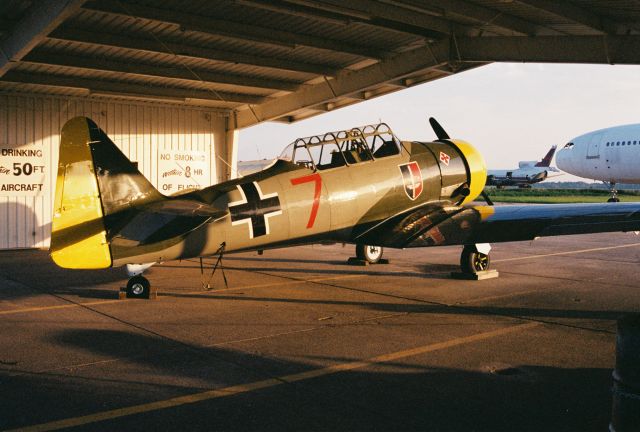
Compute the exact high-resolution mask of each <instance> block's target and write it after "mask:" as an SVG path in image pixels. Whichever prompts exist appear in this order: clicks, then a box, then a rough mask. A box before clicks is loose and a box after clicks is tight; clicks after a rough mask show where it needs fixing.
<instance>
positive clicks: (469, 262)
mask: <svg viewBox="0 0 640 432" xmlns="http://www.w3.org/2000/svg"><path fill="white" fill-rule="evenodd" d="M490 264H491V258H490V257H489V251H486V253H483V252H480V251H479V250H478V248H477V246H476V245H466V246H465V247H464V248H463V249H462V253H461V254H460V270H462V272H463V273H470V274H475V273H478V272H481V271H487V270H489V265H490Z"/></svg>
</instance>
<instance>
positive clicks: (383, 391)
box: [0, 233, 640, 431]
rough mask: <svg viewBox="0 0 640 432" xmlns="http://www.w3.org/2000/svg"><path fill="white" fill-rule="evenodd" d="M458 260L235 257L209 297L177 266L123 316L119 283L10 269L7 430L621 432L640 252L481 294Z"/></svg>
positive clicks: (560, 264)
mask: <svg viewBox="0 0 640 432" xmlns="http://www.w3.org/2000/svg"><path fill="white" fill-rule="evenodd" d="M459 253H460V248H459V247H446V248H430V249H417V250H404V251H402V250H386V251H385V257H387V258H389V260H390V263H389V264H380V265H373V266H366V267H364V266H363V267H359V266H351V265H347V263H346V261H347V258H348V257H349V256H351V255H353V246H349V245H347V246H345V247H343V246H342V245H331V246H322V245H315V246H304V247H297V248H290V249H282V250H273V251H265V253H264V255H261V256H259V255H258V254H256V253H243V254H238V255H229V256H227V257H225V258H224V260H223V264H224V268H225V275H226V277H227V280H228V287H225V284H224V280H223V278H222V274H221V273H220V271H217V272H216V273H215V274H214V275H213V277H212V278H211V281H212V286H213V289H210V290H204V289H203V288H202V282H201V280H202V277H201V274H200V267H199V262H198V261H197V260H189V261H182V262H178V261H172V262H166V263H164V264H162V265H157V266H155V267H153V268H151V269H150V270H148V271H147V272H146V274H145V275H146V276H147V277H148V278H149V280H150V281H151V283H152V284H153V285H154V286H155V287H156V288H157V289H158V299H156V300H118V290H119V288H120V287H122V286H124V285H125V284H126V279H127V277H126V275H125V274H124V272H123V271H122V270H121V269H110V270H105V271H68V270H62V269H58V268H57V267H55V265H54V264H53V263H52V262H51V261H50V260H49V258H48V255H47V253H46V252H45V251H4V252H0V389H2V391H1V392H0V430H6V429H15V428H20V429H22V430H39V431H47V430H55V429H60V428H73V429H74V430H92V431H94V430H97V431H103V430H104V431H113V430H145V431H148V430H162V431H165V430H181V431H182V430H225V431H226V430H238V431H247V430H260V431H263V430H274V431H275V430H278V431H282V430H332V431H334V430H338V431H341V430H362V431H372V430H382V431H387V430H422V431H424V430H429V431H431V430H439V431H440V430H441V431H474V430H475V431H603V430H606V429H607V426H608V424H609V421H610V416H611V386H612V379H611V372H612V369H613V367H614V362H615V330H616V329H615V324H616V319H617V318H619V317H620V316H622V315H624V314H626V313H638V312H640V280H639V278H638V270H637V269H638V263H639V262H640V237H639V236H636V235H634V234H631V233H630V234H623V233H615V234H597V235H582V236H568V237H557V238H545V239H540V240H537V241H535V242H520V243H504V244H495V245H493V251H492V261H493V264H492V268H494V269H497V270H498V271H499V272H500V276H499V277H498V278H497V279H489V280H484V281H464V280H454V279H452V278H451V277H450V272H451V271H456V270H457V262H458V260H459ZM207 262H208V263H209V264H211V262H212V261H211V260H208V261H207ZM206 271H207V273H206V275H205V279H208V278H209V274H210V272H211V270H210V269H207V270H206Z"/></svg>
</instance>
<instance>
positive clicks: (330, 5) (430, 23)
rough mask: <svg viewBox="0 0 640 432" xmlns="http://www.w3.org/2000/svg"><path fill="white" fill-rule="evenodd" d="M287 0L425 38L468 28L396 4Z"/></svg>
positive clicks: (363, 0) (437, 36)
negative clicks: (394, 5)
mask: <svg viewBox="0 0 640 432" xmlns="http://www.w3.org/2000/svg"><path fill="white" fill-rule="evenodd" d="M285 1H286V2H287V3H291V4H295V5H300V6H307V7H312V8H316V9H318V10H321V11H325V12H332V13H337V14H340V15H343V16H347V17H349V18H350V19H352V20H354V21H357V22H363V23H365V24H371V25H375V26H377V27H383V28H387V29H390V30H395V31H399V32H402V33H405V34H413V35H417V36H422V37H425V38H441V37H442V36H444V35H448V34H451V33H452V32H454V31H456V32H458V33H462V32H463V31H464V30H468V29H469V28H468V27H466V26H463V25H457V24H455V23H452V22H450V21H448V20H446V19H442V18H439V17H435V16H433V15H431V14H427V13H419V12H416V11H411V10H407V9H402V8H399V7H389V5H385V4H383V3H379V2H377V1H369V0H349V1H344V0H322V1H318V0H285Z"/></svg>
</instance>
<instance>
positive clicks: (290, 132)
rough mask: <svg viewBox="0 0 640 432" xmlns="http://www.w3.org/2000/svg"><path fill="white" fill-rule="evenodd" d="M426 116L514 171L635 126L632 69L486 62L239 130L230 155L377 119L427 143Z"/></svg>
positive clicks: (637, 85)
mask: <svg viewBox="0 0 640 432" xmlns="http://www.w3.org/2000/svg"><path fill="white" fill-rule="evenodd" d="M431 116H432V117H435V118H436V119H437V120H438V121H439V122H440V124H441V125H442V126H443V127H444V128H445V130H446V131H447V132H448V133H449V135H450V136H451V137H452V138H460V139H464V140H466V141H468V142H470V143H471V144H472V145H474V146H475V147H476V148H477V149H478V150H479V151H480V152H481V153H482V154H483V155H484V158H485V160H486V162H487V167H488V168H489V169H501V168H503V169H509V168H515V167H517V165H518V161H521V160H536V159H537V160H539V159H541V158H542V157H543V156H544V154H545V153H546V152H547V150H548V149H549V147H551V145H553V144H557V145H558V146H563V145H564V144H566V143H567V142H569V140H570V139H571V138H574V137H576V136H578V135H581V134H583V133H586V132H590V131H592V130H596V129H601V128H605V127H610V126H616V125H621V124H629V123H640V66H621V65H614V66H611V65H576V64H569V65H568V64H531V63H528V64H524V63H493V64H490V65H487V66H482V67H479V68H476V69H473V70H470V71H466V72H461V73H458V74H456V75H451V76H449V77H446V78H442V79H439V80H436V81H431V82H428V83H424V84H420V85H418V86H415V87H411V88H408V89H405V90H400V91H398V92H395V93H392V94H389V95H385V96H380V97H378V98H375V99H372V100H369V101H366V102H362V103H358V104H355V105H352V106H349V107H346V108H341V109H337V110H335V111H332V112H329V113H325V114H321V115H318V116H316V117H313V118H310V119H307V120H302V121H299V122H296V123H292V124H289V125H287V124H281V123H262V124H259V125H256V126H253V127H250V128H246V129H243V130H241V131H240V138H239V146H238V158H239V160H241V161H247V160H255V159H264V158H273V157H276V156H277V155H278V154H279V153H280V151H281V150H282V149H284V147H285V146H286V145H287V144H289V143H291V142H293V141H294V140H295V139H296V138H299V137H306V136H310V135H316V134H321V133H324V132H328V131H334V130H341V129H348V128H351V127H354V126H362V125H365V124H372V123H378V122H379V121H383V122H386V123H387V124H388V125H389V126H390V127H391V129H392V130H393V131H394V133H395V134H396V136H397V137H398V138H400V139H402V140H417V141H429V140H433V139H435V134H434V133H433V131H432V130H431V127H430V126H429V123H428V118H429V117H431ZM554 164H555V159H554ZM574 179H577V178H576V177H573V176H567V175H565V176H561V177H559V178H558V179H557V180H559V181H560V180H561V181H572V180H574Z"/></svg>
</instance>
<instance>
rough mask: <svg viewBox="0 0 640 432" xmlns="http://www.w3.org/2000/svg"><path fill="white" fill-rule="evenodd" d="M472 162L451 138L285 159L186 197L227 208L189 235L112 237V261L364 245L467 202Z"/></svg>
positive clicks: (223, 208)
mask: <svg viewBox="0 0 640 432" xmlns="http://www.w3.org/2000/svg"><path fill="white" fill-rule="evenodd" d="M443 154H444V156H443ZM466 164H467V162H466V160H465V159H464V156H463V155H462V154H461V152H460V151H459V150H458V148H457V147H456V146H455V145H454V144H452V143H450V142H448V141H443V142H431V143H417V142H404V143H403V146H402V150H401V151H400V153H399V154H396V155H391V156H386V157H381V158H377V159H373V160H365V161H359V162H357V163H352V164H349V165H343V166H339V167H335V168H328V169H320V170H313V169H310V168H307V167H305V166H301V165H297V164H294V163H291V162H288V161H285V160H278V161H277V162H276V163H275V164H274V165H273V166H271V167H270V168H267V169H266V170H264V171H260V172H257V173H254V174H251V175H248V176H246V177H242V178H239V179H235V180H231V181H228V182H225V183H221V184H218V185H214V186H211V187H208V188H206V189H203V190H200V191H195V192H191V193H189V194H186V195H182V196H180V197H179V199H180V200H183V201H184V200H193V201H195V202H197V203H202V204H204V205H206V206H210V207H211V208H215V209H220V210H221V211H225V210H226V212H224V213H223V215H222V216H219V217H217V218H216V217H211V218H209V219H207V220H206V221H205V222H204V223H202V224H200V225H199V226H197V227H196V228H195V229H193V230H192V231H191V232H189V233H187V234H184V235H181V236H179V237H173V238H168V239H166V240H162V241H159V242H154V243H148V244H136V245H128V244H127V243H126V242H119V241H118V239H117V238H114V239H112V241H111V254H112V258H113V265H114V266H118V265H122V264H131V263H147V262H159V261H164V260H171V259H178V258H190V257H197V256H207V255H213V254H216V253H217V252H219V251H220V250H221V247H222V246H223V245H224V246H223V248H224V252H237V251H246V250H260V249H268V248H276V247H282V246H289V245H294V244H305V243H320V242H346V243H358V242H359V241H358V237H359V236H360V235H361V234H362V233H364V232H366V231H367V230H368V229H370V228H372V227H375V226H376V224H378V223H380V222H382V221H384V220H387V219H388V218H390V217H393V216H395V215H398V214H401V213H403V212H406V211H410V210H411V209H414V208H418V207H422V206H424V205H425V204H426V203H430V202H432V203H434V205H437V206H441V207H444V206H450V205H453V204H460V203H461V202H462V201H463V200H464V199H465V195H463V194H461V192H460V191H461V190H462V189H464V188H465V187H468V184H469V183H470V181H471V179H470V176H469V170H468V167H467V166H466ZM417 171H419V172H417ZM467 191H468V188H467ZM170 199H171V198H170ZM132 210H134V211H143V212H144V211H145V208H144V207H142V208H140V209H132ZM379 246H387V245H385V244H379Z"/></svg>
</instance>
